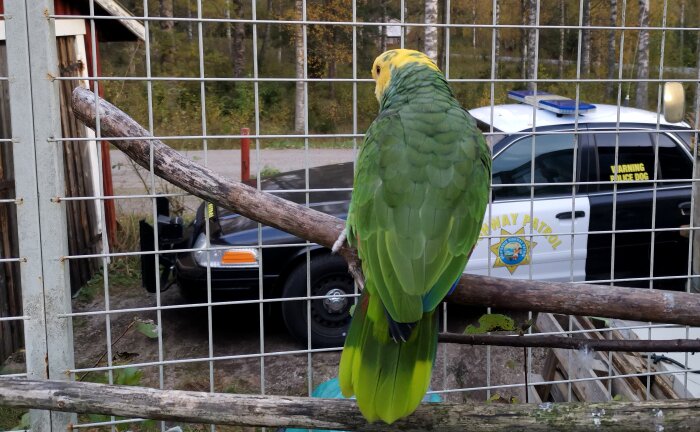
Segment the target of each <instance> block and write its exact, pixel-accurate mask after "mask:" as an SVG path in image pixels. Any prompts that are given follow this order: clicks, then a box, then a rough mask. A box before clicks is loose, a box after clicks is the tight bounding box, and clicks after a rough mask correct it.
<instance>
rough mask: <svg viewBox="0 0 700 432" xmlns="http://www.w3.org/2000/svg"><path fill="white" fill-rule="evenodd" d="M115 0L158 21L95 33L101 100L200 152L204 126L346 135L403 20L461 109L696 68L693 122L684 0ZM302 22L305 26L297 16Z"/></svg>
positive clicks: (634, 89)
mask: <svg viewBox="0 0 700 432" xmlns="http://www.w3.org/2000/svg"><path fill="white" fill-rule="evenodd" d="M121 1H122V3H123V4H124V6H126V7H127V8H128V9H129V10H131V11H132V12H133V13H134V15H136V16H143V15H144V13H145V14H146V15H147V16H149V17H162V18H167V19H165V20H163V19H159V20H152V21H146V24H147V29H148V30H147V31H148V35H149V37H148V42H149V43H148V44H144V43H142V42H140V43H137V44H134V43H133V42H131V43H125V42H112V43H105V44H101V45H100V47H101V51H100V55H101V57H102V59H103V73H104V74H105V75H107V76H112V77H114V78H115V79H114V80H106V81H103V86H104V91H105V97H106V98H107V99H108V100H110V101H112V102H113V103H115V104H116V105H118V106H120V107H122V108H124V109H125V110H126V111H127V112H128V113H129V114H130V115H132V116H133V117H134V118H135V119H137V120H138V121H139V122H140V123H142V124H144V125H149V126H150V127H151V128H152V130H153V133H154V134H155V135H156V136H185V137H188V136H189V137H190V138H184V139H173V140H169V141H168V143H169V144H170V145H172V146H173V147H175V148H179V149H201V148H202V147H203V145H204V144H203V142H204V140H203V139H202V138H198V137H201V136H203V135H204V136H207V137H209V138H208V139H207V140H206V146H207V148H209V149H215V148H219V149H225V148H237V147H238V145H239V141H240V140H239V138H238V137H237V136H238V135H239V134H240V133H241V132H240V131H241V128H243V127H248V128H250V129H251V133H252V134H255V135H265V136H267V135H284V136H283V137H279V138H269V137H265V138H263V139H260V141H259V143H260V145H261V147H267V148H303V147H304V145H305V140H304V139H303V138H297V137H293V136H292V137H290V136H289V135H300V134H301V135H318V136H312V137H311V138H310V139H309V146H311V147H351V146H352V145H353V142H355V143H356V141H354V140H353V139H352V134H361V133H363V131H364V130H365V129H366V128H367V126H368V125H369V124H370V122H371V121H372V120H373V119H374V117H375V116H376V112H377V103H376V100H375V99H374V93H373V90H374V85H373V83H372V82H371V79H370V78H371V77H370V74H369V70H370V67H371V64H372V61H373V60H374V58H375V57H376V55H378V54H379V53H381V52H382V51H384V50H385V49H390V48H397V47H399V46H400V38H397V37H395V34H396V33H397V32H401V31H403V32H404V46H405V47H407V48H414V49H419V50H423V51H425V52H426V53H428V54H429V55H431V57H433V58H435V59H436V61H437V63H438V65H439V66H440V67H441V68H442V69H443V71H444V72H445V73H446V75H447V76H448V78H449V79H450V80H451V81H452V87H453V90H454V92H455V94H456V96H457V98H458V99H459V100H460V102H461V103H462V104H463V105H464V106H465V107H467V108H474V107H479V106H484V105H489V104H491V103H492V101H493V103H495V104H498V103H505V102H506V100H507V99H506V93H507V91H508V90H511V89H518V88H528V87H529V88H532V87H533V86H534V85H535V84H534V83H533V82H532V81H529V80H532V79H533V78H535V77H536V79H537V88H538V89H540V90H545V91H548V92H552V93H557V94H561V95H564V96H568V97H572V98H575V97H576V96H577V93H578V97H579V98H580V99H581V100H585V101H588V102H592V103H612V104H618V103H620V104H621V105H629V106H635V107H639V108H645V109H650V110H653V111H656V110H657V106H658V99H659V98H658V95H659V92H660V90H661V85H662V84H661V83H660V82H659V81H652V82H643V80H645V79H651V80H658V79H661V80H663V81H667V80H673V79H679V78H680V79H695V83H692V82H688V83H685V88H686V107H687V111H688V116H687V117H688V120H689V121H691V122H692V121H693V119H694V118H695V111H696V109H697V108H696V107H697V106H698V105H697V104H698V99H700V90H699V89H698V87H700V86H698V84H697V81H698V80H699V79H700V56H699V55H698V46H700V30H698V28H699V27H700V2H697V1H694V0H667V1H662V0H629V1H623V0H441V1H438V0H423V1H417V0H405V1H404V2H400V1H399V0H378V1H372V0H355V1H354V2H353V1H352V0H305V1H303V0H259V1H252V2H251V1H243V0H154V1H150V2H148V9H147V10H144V1H143V0H121ZM200 3H201V7H198V4H200ZM402 5H403V11H402V10H401V9H402ZM402 16H403V22H404V23H406V25H404V26H398V24H399V23H400V22H401V19H402ZM169 18H172V20H170V19H169ZM199 18H202V19H201V20H200V19H199ZM254 19H255V20H259V22H256V23H255V24H253V23H252V22H251V20H254ZM304 19H305V20H306V21H307V22H309V21H310V22H314V23H309V24H307V25H306V26H304V25H301V24H296V23H294V21H299V20H304ZM338 22H340V23H343V24H331V23H338ZM352 22H357V23H359V24H357V25H355V26H353V25H351V24H349V23H352ZM381 23H391V24H393V25H390V26H383V25H379V24H381ZM494 23H496V24H498V26H493V24H494ZM432 24H435V25H436V26H435V27H433V26H432ZM442 24H455V25H457V27H450V28H448V27H445V26H441V25H442ZM479 26H482V27H479ZM523 26H525V27H523ZM535 27H537V28H535ZM353 28H354V29H355V30H353ZM353 41H354V45H355V50H353ZM304 42H305V43H304ZM353 51H354V53H353ZM200 52H201V54H202V55H200ZM662 53H663V55H662ZM493 59H495V61H493ZM255 60H257V64H255ZM353 60H354V62H353ZM661 61H663V64H660V63H661ZM354 64H355V65H356V68H354V67H353V65H354ZM620 64H622V67H621V68H620ZM147 76H151V77H154V78H155V79H154V80H150V81H148V80H141V79H135V80H129V79H128V78H127V80H123V79H121V78H124V77H137V78H138V77H147ZM166 77H171V78H175V79H174V80H169V79H165V80H164V79H162V78H166ZM201 77H204V79H203V80H202V79H200V78H201ZM251 78H257V80H250V79H251ZM493 78H495V79H497V80H501V81H497V82H493V83H492V82H489V81H490V80H492V79H493ZM577 78H578V79H583V80H590V81H584V82H580V83H579V85H578V86H577V85H576V83H575V80H576V79H577ZM354 79H357V80H359V81H355V82H357V84H356V85H354V84H353V80H354ZM618 79H622V81H616V80H618ZM304 80H306V81H304ZM469 80H475V81H469ZM509 80H513V81H509ZM629 80H632V81H629ZM304 82H306V83H307V89H306V91H307V97H308V104H307V103H305V91H304V87H305V86H304ZM149 99H150V102H149ZM203 100H204V103H203V102H202V101H203ZM355 100H356V108H354V105H355V104H354V101H355ZM149 103H150V104H151V105H152V117H151V116H149V109H148V106H149ZM256 106H257V111H258V112H259V116H258V117H257V119H256ZM355 109H356V111H355ZM307 118H308V125H307V122H306V120H307ZM612 120H614V119H612ZM256 123H257V124H256ZM328 134H330V135H334V134H340V135H344V136H341V137H328V136H324V135H328Z"/></svg>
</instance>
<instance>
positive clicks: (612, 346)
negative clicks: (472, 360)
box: [438, 333, 700, 353]
mask: <svg viewBox="0 0 700 432" xmlns="http://www.w3.org/2000/svg"><path fill="white" fill-rule="evenodd" d="M438 341H440V342H443V343H456V344H466V345H491V346H510V347H539V348H561V349H574V350H580V349H589V350H594V351H617V352H651V353H658V352H692V353H695V352H700V340H697V339H692V340H691V339H670V340H644V339H639V340H615V339H610V340H608V339H588V338H584V337H566V336H554V335H538V334H535V335H530V336H508V335H468V334H455V333H440V334H439V335H438Z"/></svg>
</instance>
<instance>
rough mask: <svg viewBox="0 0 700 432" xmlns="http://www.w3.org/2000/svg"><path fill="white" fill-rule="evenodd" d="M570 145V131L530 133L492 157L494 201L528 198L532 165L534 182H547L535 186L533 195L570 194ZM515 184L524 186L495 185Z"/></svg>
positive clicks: (571, 179)
mask: <svg viewBox="0 0 700 432" xmlns="http://www.w3.org/2000/svg"><path fill="white" fill-rule="evenodd" d="M533 144H534V147H535V149H534V151H535V154H534V156H535V162H534V164H533V163H532V151H533V149H532V146H533ZM574 146H575V141H574V135H572V134H552V135H548V134H547V135H537V137H536V138H535V139H534V140H533V137H532V136H528V137H525V138H523V139H521V140H518V141H516V142H514V143H513V144H511V145H510V146H508V147H507V148H506V149H505V150H503V151H502V152H501V153H500V154H498V155H497V156H496V157H495V158H494V160H493V166H492V172H493V185H494V188H493V197H494V200H502V199H514V198H529V197H530V189H531V187H530V186H529V184H530V183H531V182H532V180H533V179H532V168H533V165H534V183H550V184H548V185H546V186H545V185H539V186H535V187H534V195H535V197H545V196H554V195H570V194H571V184H570V182H572V181H573V172H574ZM519 183H526V184H528V185H527V186H503V187H499V186H498V185H500V184H505V185H507V184H519ZM557 183H563V184H557ZM566 183H569V184H566Z"/></svg>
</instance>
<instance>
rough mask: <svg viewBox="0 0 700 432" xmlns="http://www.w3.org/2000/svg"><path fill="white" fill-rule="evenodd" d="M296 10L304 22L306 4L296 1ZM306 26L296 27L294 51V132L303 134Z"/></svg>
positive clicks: (299, 0) (304, 117)
mask: <svg viewBox="0 0 700 432" xmlns="http://www.w3.org/2000/svg"><path fill="white" fill-rule="evenodd" d="M295 9H296V14H297V17H298V18H299V19H300V20H302V19H303V18H304V2H303V1H302V0H296V1H295ZM305 27H306V24H304V25H297V26H295V30H294V50H295V52H296V63H295V65H294V72H295V76H296V79H297V82H296V91H295V96H294V132H296V133H298V134H301V133H304V132H305V130H304V129H305V128H304V124H305V123H306V121H305V120H306V114H305V112H304V108H305V106H304V105H305V104H304V99H305V97H304V81H303V80H304V77H305V75H304V72H305V71H304V28H305Z"/></svg>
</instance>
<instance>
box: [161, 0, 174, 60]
mask: <svg viewBox="0 0 700 432" xmlns="http://www.w3.org/2000/svg"><path fill="white" fill-rule="evenodd" d="M159 12H160V16H161V17H164V18H172V17H173V0H160V4H159ZM174 27H175V22H174V21H169V20H163V21H161V22H160V28H161V30H163V32H164V33H165V34H166V35H167V36H166V41H165V43H164V44H163V47H162V51H161V55H160V66H161V68H163V66H164V65H171V66H173V65H174V58H175V35H174V32H173V28H174Z"/></svg>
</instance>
